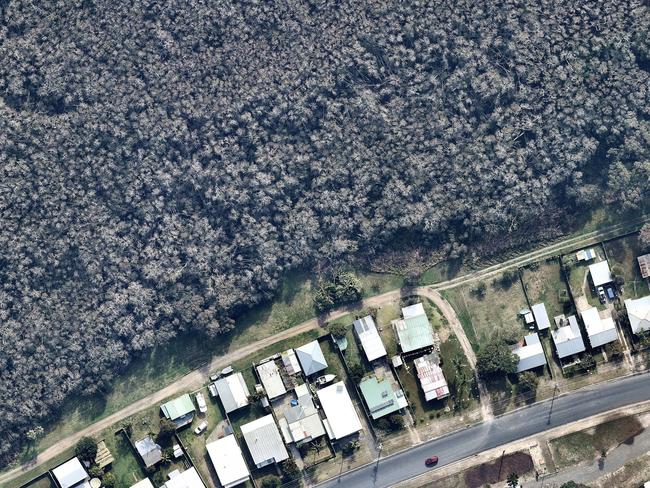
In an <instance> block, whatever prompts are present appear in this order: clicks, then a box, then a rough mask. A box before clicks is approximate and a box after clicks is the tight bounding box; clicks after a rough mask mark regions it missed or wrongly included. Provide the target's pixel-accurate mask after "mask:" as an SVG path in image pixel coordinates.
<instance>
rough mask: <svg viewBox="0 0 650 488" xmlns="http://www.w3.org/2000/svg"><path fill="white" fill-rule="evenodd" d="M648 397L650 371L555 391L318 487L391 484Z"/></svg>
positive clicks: (367, 487) (377, 487)
mask: <svg viewBox="0 0 650 488" xmlns="http://www.w3.org/2000/svg"><path fill="white" fill-rule="evenodd" d="M646 400H650V374H641V375H637V376H629V377H626V378H623V379H620V380H616V381H611V382H606V383H603V384H600V385H594V386H591V387H587V388H584V389H582V390H578V391H576V392H573V393H570V394H566V395H562V396H558V397H556V398H555V401H554V402H553V408H552V410H551V400H547V401H544V402H540V403H536V404H534V405H532V406H530V407H528V408H524V409H521V410H518V411H515V412H512V413H509V414H506V415H503V416H501V417H497V418H495V419H494V420H492V421H489V422H484V423H482V424H479V425H476V426H473V427H469V428H467V429H464V430H461V431H458V432H455V433H452V434H449V435H447V436H445V437H441V438H438V439H435V440H432V441H430V442H426V443H424V444H420V445H419V446H416V447H414V448H412V449H409V450H407V451H404V452H401V453H398V454H395V455H393V456H389V457H386V458H382V459H381V460H380V461H379V464H377V463H373V464H371V465H368V466H365V467H362V468H360V469H358V470H356V471H351V472H349V473H344V474H343V475H342V476H341V477H340V478H338V477H337V478H332V479H330V480H328V481H326V482H324V483H321V484H320V485H318V487H319V488H329V487H354V488H383V487H389V486H391V485H393V484H395V483H398V482H400V481H404V480H407V479H410V478H413V477H415V476H417V475H419V474H422V473H424V472H426V471H428V470H430V469H435V468H427V467H426V466H425V465H424V460H425V459H426V458H427V457H429V456H432V455H436V456H438V457H439V459H440V460H439V462H438V466H444V465H446V464H450V463H453V462H456V461H460V460H461V459H465V458H467V457H470V456H473V455H474V454H479V453H481V452H483V451H487V450H488V449H493V448H495V447H498V446H500V445H503V444H508V443H510V442H513V441H516V440H519V439H523V438H524V437H528V436H531V435H534V434H538V433H540V432H543V431H544V430H547V429H550V428H553V427H558V426H561V425H565V424H568V423H571V422H575V421H578V420H581V419H584V418H587V417H591V416H593V415H597V414H600V413H603V412H606V411H607V410H612V409H615V408H619V407H624V406H626V405H632V404H634V403H638V402H642V401H646Z"/></svg>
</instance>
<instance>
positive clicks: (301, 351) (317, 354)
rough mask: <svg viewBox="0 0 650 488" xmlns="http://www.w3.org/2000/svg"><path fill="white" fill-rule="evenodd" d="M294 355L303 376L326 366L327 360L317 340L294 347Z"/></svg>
mask: <svg viewBox="0 0 650 488" xmlns="http://www.w3.org/2000/svg"><path fill="white" fill-rule="evenodd" d="M296 356H298V361H300V366H302V371H303V372H304V373H305V376H311V375H312V374H315V373H318V372H319V371H323V370H324V369H326V368H327V361H325V356H324V355H323V350H322V349H321V348H320V344H319V343H318V341H311V342H310V343H308V344H305V345H304V346H301V347H299V348H298V349H296Z"/></svg>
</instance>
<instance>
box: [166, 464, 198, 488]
mask: <svg viewBox="0 0 650 488" xmlns="http://www.w3.org/2000/svg"><path fill="white" fill-rule="evenodd" d="M167 476H169V481H167V482H166V483H165V484H164V485H162V486H161V487H160V488H206V486H205V485H204V484H203V481H201V477H200V476H199V473H198V472H197V471H196V468H195V467H191V468H190V469H186V470H185V471H178V470H177V469H175V470H174V471H172V472H171V473H169V474H168V475H167Z"/></svg>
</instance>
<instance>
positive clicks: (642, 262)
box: [636, 254, 650, 279]
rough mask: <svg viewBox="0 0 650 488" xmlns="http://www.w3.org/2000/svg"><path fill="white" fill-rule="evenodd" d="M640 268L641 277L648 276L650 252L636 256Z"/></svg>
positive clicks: (649, 275) (649, 271)
mask: <svg viewBox="0 0 650 488" xmlns="http://www.w3.org/2000/svg"><path fill="white" fill-rule="evenodd" d="M636 260H637V262H638V263H639V269H640V270H641V278H644V279H645V278H650V254H644V255H643V256H639V257H638V258H636Z"/></svg>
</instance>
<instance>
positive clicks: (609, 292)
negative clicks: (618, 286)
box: [607, 288, 616, 300]
mask: <svg viewBox="0 0 650 488" xmlns="http://www.w3.org/2000/svg"><path fill="white" fill-rule="evenodd" d="M607 296H608V297H609V299H610V300H614V298H616V292H615V291H614V289H613V288H607Z"/></svg>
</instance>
